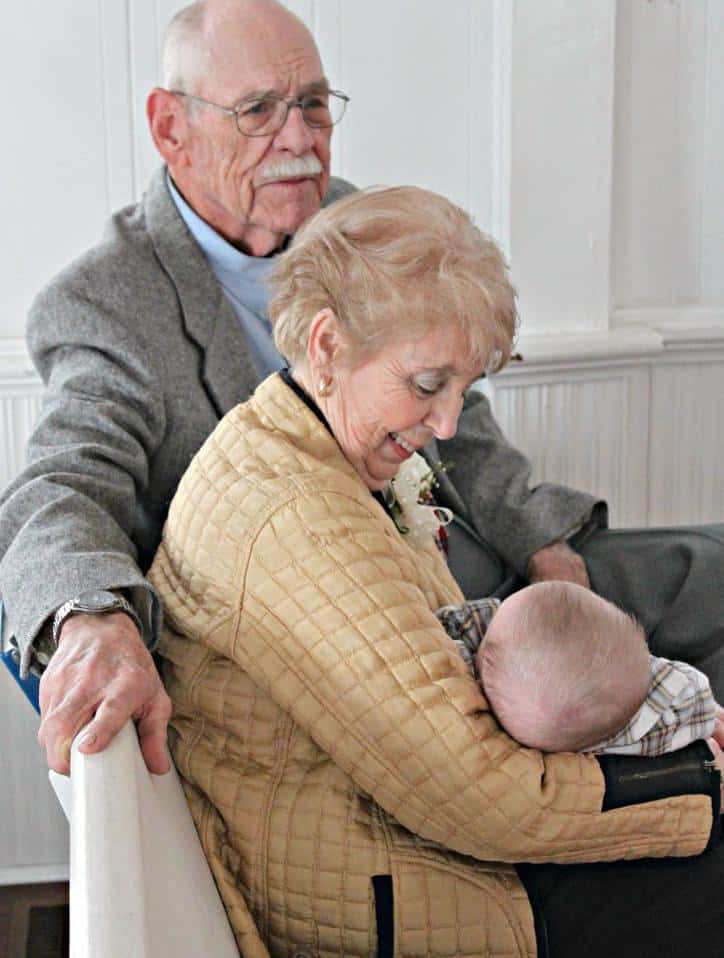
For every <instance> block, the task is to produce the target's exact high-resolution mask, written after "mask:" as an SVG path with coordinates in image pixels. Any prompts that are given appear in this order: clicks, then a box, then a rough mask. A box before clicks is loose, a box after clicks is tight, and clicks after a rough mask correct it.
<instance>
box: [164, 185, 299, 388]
mask: <svg viewBox="0 0 724 958" xmlns="http://www.w3.org/2000/svg"><path fill="white" fill-rule="evenodd" d="M166 179H167V182H168V189H169V192H170V194H171V198H172V199H173V201H174V203H175V205H176V209H177V210H178V212H179V215H180V216H181V219H182V220H183V221H184V223H185V224H186V226H187V227H188V230H189V232H190V233H191V235H192V236H193V238H194V239H195V240H196V242H197V243H198V244H199V246H200V248H201V251H202V253H203V254H204V256H205V257H206V259H207V260H208V262H209V266H210V267H211V270H212V272H213V273H214V276H215V277H216V279H217V280H218V281H219V284H220V285H221V288H222V289H223V291H224V294H225V295H226V298H227V300H228V301H229V303H230V305H231V307H232V309H233V310H234V313H235V315H236V317H237V319H238V320H239V323H240V324H241V327H242V329H243V331H244V335H245V336H246V340H247V343H248V344H249V351H250V353H251V357H252V360H253V362H254V365H255V367H256V369H257V372H258V373H259V375H260V376H267V375H268V374H269V373H270V372H273V371H275V370H277V369H281V368H282V367H283V366H285V365H286V363H285V361H284V360H283V359H282V357H281V356H280V355H279V353H278V352H277V350H276V347H275V346H274V342H273V340H272V333H271V325H270V323H269V317H268V309H269V291H268V289H267V287H266V278H267V276H268V274H269V272H270V270H271V268H272V266H273V265H274V257H271V256H270V257H260V256H247V255H246V253H242V252H241V250H238V249H236V247H235V246H232V245H231V243H229V242H227V240H225V239H224V237H223V236H221V235H220V234H219V233H217V232H216V230H215V229H213V227H211V226H209V224H208V223H207V222H205V221H204V220H202V219H201V217H200V216H199V215H198V213H196V212H195V211H194V210H193V209H191V207H190V206H189V204H188V203H187V202H186V200H185V199H184V198H183V196H181V194H180V193H179V191H178V190H177V188H176V186H175V184H174V182H173V180H172V179H171V177H170V175H168V174H167V176H166Z"/></svg>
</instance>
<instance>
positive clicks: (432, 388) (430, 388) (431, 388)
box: [415, 381, 440, 396]
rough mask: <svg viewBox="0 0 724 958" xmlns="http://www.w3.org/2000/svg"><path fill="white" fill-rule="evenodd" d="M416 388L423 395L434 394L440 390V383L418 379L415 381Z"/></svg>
mask: <svg viewBox="0 0 724 958" xmlns="http://www.w3.org/2000/svg"><path fill="white" fill-rule="evenodd" d="M415 389H417V391H418V392H419V393H420V394H421V395H422V396H434V395H435V393H437V392H439V391H440V383H421V382H419V381H418V382H416V383H415Z"/></svg>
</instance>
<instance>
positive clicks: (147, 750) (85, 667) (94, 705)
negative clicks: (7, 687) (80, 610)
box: [38, 612, 171, 775]
mask: <svg viewBox="0 0 724 958" xmlns="http://www.w3.org/2000/svg"><path fill="white" fill-rule="evenodd" d="M40 711H41V716H42V721H41V724H40V731H39V732H38V742H39V743H40V745H41V746H42V747H43V748H44V749H45V753H46V757H47V761H48V766H49V767H50V768H52V769H53V770H54V771H56V772H60V773H61V774H63V775H67V774H68V773H69V771H70V747H71V744H72V743H73V739H74V738H75V736H76V735H77V734H78V732H79V731H80V730H81V729H82V728H83V726H84V725H86V724H87V728H86V730H85V733H84V735H83V738H82V739H81V743H80V750H81V752H84V753H85V754H92V753H93V752H101V751H103V749H104V748H105V747H106V746H107V745H108V743H109V742H110V741H111V739H112V738H113V736H114V735H116V733H117V732H119V731H120V730H121V728H122V727H123V726H124V724H125V723H126V721H127V720H128V719H129V718H133V719H135V720H136V722H137V726H138V739H139V742H140V745H141V752H142V753H143V757H144V759H145V762H146V765H147V766H148V769H149V771H151V772H156V773H157V774H162V773H163V772H167V771H168V768H169V760H168V756H167V753H166V727H167V725H168V720H169V718H170V717H171V700H170V699H169V697H168V695H166V692H165V690H164V688H163V685H162V684H161V679H160V677H159V675H158V672H157V670H156V667H155V665H154V664H153V659H152V658H151V654H150V652H149V651H148V649H147V648H146V646H145V645H144V644H143V641H142V639H141V636H140V635H139V633H138V629H137V628H136V626H135V625H134V623H133V622H132V621H131V619H130V618H129V616H127V615H125V614H124V613H123V612H114V613H109V614H106V615H85V614H78V615H73V616H70V618H68V619H66V621H65V622H64V623H63V627H62V629H61V632H60V640H59V643H58V648H57V650H56V651H55V653H54V654H53V656H52V658H51V660H50V664H49V665H48V668H47V669H46V670H45V673H44V674H43V677H42V679H41V680H40Z"/></svg>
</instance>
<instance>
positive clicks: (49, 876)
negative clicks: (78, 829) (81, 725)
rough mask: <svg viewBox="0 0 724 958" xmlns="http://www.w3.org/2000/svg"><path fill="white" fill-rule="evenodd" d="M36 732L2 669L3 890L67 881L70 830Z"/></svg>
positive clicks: (28, 710) (0, 782) (0, 839)
mask: <svg viewBox="0 0 724 958" xmlns="http://www.w3.org/2000/svg"><path fill="white" fill-rule="evenodd" d="M38 726H39V719H38V716H37V715H36V714H35V712H34V711H33V710H32V708H31V707H30V705H29V704H28V702H27V701H26V700H25V698H24V696H23V695H22V693H21V692H20V690H19V689H18V687H17V686H16V685H15V683H14V682H13V680H12V679H11V678H10V673H9V672H8V671H7V670H6V669H5V668H4V667H3V666H2V665H0V728H2V738H3V741H2V745H1V746H0V801H1V802H2V815H0V885H19V884H24V883H26V882H44V881H63V880H66V879H67V878H68V853H69V837H68V825H67V822H66V820H65V817H64V816H63V813H62V811H61V809H60V805H59V804H58V801H57V799H56V797H55V795H54V794H53V790H52V789H51V787H50V782H49V781H48V770H47V768H46V765H45V757H44V753H43V752H42V751H41V749H40V747H39V746H38V742H37V738H36V736H37V734H38Z"/></svg>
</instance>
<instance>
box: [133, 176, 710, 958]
mask: <svg viewBox="0 0 724 958" xmlns="http://www.w3.org/2000/svg"><path fill="white" fill-rule="evenodd" d="M274 282H275V288H276V290H277V294H276V297H275V299H274V301H273V305H272V321H273V323H274V334H275V339H276V342H277V345H278V347H279V349H280V351H281V352H282V353H283V354H284V355H285V356H286V357H287V358H288V360H289V361H290V364H291V369H290V370H289V371H288V372H287V371H285V372H282V373H280V374H277V375H273V376H271V377H270V378H269V379H267V380H266V381H265V382H264V383H262V385H261V386H260V387H259V388H258V389H257V391H256V393H255V394H254V396H253V397H252V398H251V399H250V400H249V402H247V403H244V404H243V405H241V406H238V407H237V408H236V409H234V410H233V411H232V412H231V413H229V414H228V415H227V416H226V417H225V419H224V420H223V421H222V422H221V423H220V425H219V426H218V428H217V429H216V431H215V432H214V433H213V435H212V436H211V437H210V438H209V440H208V441H207V442H206V444H205V445H204V447H203V448H202V449H201V451H200V452H199V453H198V455H197V456H196V458H195V459H194V461H193V462H192V464H191V466H190V468H189V470H188V472H187V473H186V475H185V477H184V479H183V481H182V482H181V485H180V487H179V490H178V493H177V495H176V497H175V499H174V501H173V503H172V506H171V510H170V513H169V517H168V521H167V524H166V528H165V532H164V538H163V543H162V545H161V548H160V549H159V552H158V554H157V556H156V559H155V561H154V564H153V568H152V572H151V578H152V580H153V582H154V584H155V586H156V587H157V589H158V591H159V593H160V595H161V597H162V599H163V602H164V606H165V608H166V611H167V628H166V634H165V637H164V640H163V643H162V646H161V654H162V656H163V657H164V659H165V663H164V667H165V676H166V682H167V687H168V690H169V693H170V695H171V697H172V699H173V702H174V718H173V723H172V725H173V732H172V750H173V756H174V759H175V761H176V765H177V767H178V769H179V771H180V773H181V774H182V776H183V777H184V779H185V781H186V792H187V796H188V801H189V804H190V806H191V809H192V812H193V816H194V818H195V821H196V825H197V828H198V831H199V834H200V836H201V840H202V843H203V845H204V848H205V850H206V854H207V856H208V858H209V860H210V862H211V866H212V869H213V872H214V875H215V877H216V881H217V884H218V886H219V890H220V892H221V895H222V897H223V899H224V902H225V904H226V907H227V910H228V913H229V916H230V919H231V922H232V924H233V926H234V928H235V931H236V934H237V939H238V943H239V946H240V948H241V950H242V952H243V954H244V955H247V956H256V955H266V954H272V955H292V954H295V955H307V954H308V955H337V956H346V958H349V956H354V955H359V956H366V955H375V954H379V955H384V954H390V955H391V954H392V953H393V947H394V954H398V955H406V956H417V955H420V956H422V955H432V956H453V955H455V956H473V955H489V956H495V958H504V956H505V958H510V956H533V955H535V954H536V953H537V946H536V932H535V928H534V917H533V912H532V909H531V905H530V903H529V899H528V897H527V895H526V892H525V890H524V888H523V885H522V884H521V881H520V880H519V878H518V875H517V873H516V870H515V868H514V867H513V865H512V864H506V863H513V862H521V861H527V862H533V861H542V862H560V863H566V862H581V861H612V860H614V859H621V858H626V857H644V856H651V857H657V856H685V855H695V854H698V853H699V852H701V851H703V849H704V848H705V847H706V845H707V843H708V842H709V839H710V835H711V833H712V828H713V820H714V819H716V818H717V814H716V811H715V812H713V810H712V809H713V806H716V807H717V809H718V799H719V792H718V782H717V776H716V775H712V774H709V772H708V771H707V769H706V768H705V761H706V759H709V760H710V759H711V755H710V754H709V753H708V750H707V748H706V746H705V745H703V744H702V745H701V746H700V747H698V748H699V750H698V751H696V750H694V751H691V752H689V759H688V764H689V776H690V777H689V778H688V779H687V781H686V784H685V785H684V786H682V785H681V781H680V779H681V776H679V777H678V778H677V775H676V773H675V772H672V773H669V774H668V777H667V775H661V774H659V776H658V778H656V777H647V776H646V775H644V776H643V779H644V781H643V784H642V783H641V782H639V783H638V785H637V787H638V789H639V791H638V793H637V792H636V790H635V789H632V788H631V783H629V784H626V782H625V780H619V779H617V778H616V776H615V775H612V774H610V767H609V769H608V771H607V770H606V768H605V767H604V766H603V760H600V761H599V760H597V759H596V758H594V757H591V756H584V755H575V754H549V755H544V754H541V753H539V752H536V751H534V750H531V749H526V748H523V747H521V746H519V745H518V744H517V743H516V742H515V741H513V740H512V739H510V738H509V737H508V736H507V735H506V734H505V733H504V732H503V731H502V730H501V729H500V727H499V726H498V725H497V723H496V721H495V719H494V717H493V716H492V715H491V713H490V710H489V707H488V703H487V702H486V700H485V698H484V695H483V693H482V691H481V689H480V688H479V687H478V684H477V683H476V682H475V681H474V680H473V679H472V677H471V676H470V673H469V672H468V670H467V668H466V666H465V665H464V663H463V662H462V660H461V659H460V658H459V656H458V653H457V651H456V648H455V646H454V644H453V642H452V641H451V640H450V639H448V637H447V636H446V634H445V632H444V631H443V628H442V626H441V625H440V622H439V621H438V619H437V618H436V616H435V610H436V609H437V608H438V607H439V606H442V605H445V604H448V603H454V602H458V601H460V600H461V599H462V594H461V592H460V589H459V588H458V586H457V584H456V583H455V581H454V580H453V578H452V576H451V575H450V573H449V571H448V569H447V566H446V562H445V558H444V556H443V554H442V552H441V551H440V549H439V548H438V542H437V541H436V540H437V539H438V538H439V537H438V536H436V535H435V532H436V527H437V522H435V521H433V522H432V524H430V522H429V518H430V512H429V509H428V511H427V512H425V507H424V506H418V505H417V503H416V502H415V501H413V502H412V504H411V505H410V503H409V497H408V506H407V510H406V512H405V513H404V514H403V520H404V521H400V514H399V509H398V508H396V507H395V504H393V505H392V506H391V505H390V495H389V483H390V481H391V480H393V479H394V478H395V477H396V476H397V474H398V471H400V470H401V467H403V464H405V465H406V466H409V462H410V460H413V459H414V457H415V456H416V453H417V451H418V450H420V449H422V448H423V447H424V446H425V445H426V444H428V443H429V442H430V440H432V439H433V438H435V437H437V438H443V437H449V436H451V435H452V434H453V433H454V431H455V428H456V424H457V419H458V415H459V413H460V408H461V404H462V401H463V397H464V394H465V391H466V390H467V389H469V388H470V387H471V385H472V384H473V383H474V382H475V380H477V379H478V378H479V377H480V376H481V375H482V374H483V373H484V372H485V371H486V370H490V369H497V368H499V367H500V366H502V365H503V364H504V363H505V361H506V359H507V358H508V356H509V353H510V349H511V343H512V340H513V336H514V332H515V321H516V311H515V301H514V292H513V289H512V287H511V285H510V282H509V279H508V275H507V271H506V268H505V264H504V262H503V260H502V258H501V256H500V254H499V253H498V251H497V249H496V247H495V246H494V244H493V243H492V242H491V241H490V240H488V239H486V238H485V237H484V236H483V235H482V234H481V233H480V232H479V231H478V230H477V229H476V228H475V227H474V226H473V224H472V223H471V221H470V219H469V218H468V216H466V214H465V213H463V212H462V211H461V210H460V209H458V208H457V207H455V206H453V205H452V204H451V203H449V202H447V201H446V200H444V199H442V198H441V197H439V196H436V195H434V194H432V193H428V192H425V191H423V190H419V189H414V188H411V187H407V188H399V189H389V190H378V191H373V192H368V193H358V194H355V195H353V196H350V197H347V198H346V199H344V200H342V201H340V202H338V203H336V204H335V205H333V206H332V207H330V208H329V209H327V210H325V211H323V212H322V213H320V214H319V215H318V216H317V217H315V218H314V219H313V220H312V221H311V222H310V223H308V225H307V226H306V227H305V228H304V229H303V230H302V231H301V232H300V233H299V234H298V236H297V238H296V239H295V241H294V244H293V246H292V248H291V249H290V250H289V251H288V252H287V253H286V254H285V255H284V256H283V257H282V258H281V261H280V263H279V264H278V266H277V268H276V272H275V279H274ZM452 468H454V464H453V465H452ZM421 485H425V483H424V482H422V483H421ZM413 486H414V478H413ZM397 505H398V506H399V503H398V504H397ZM418 514H419V515H418ZM418 519H420V521H418ZM655 761H658V760H648V762H649V763H653V762H655ZM639 762H641V763H644V765H643V766H641V765H639V766H637V768H639V769H640V768H642V767H643V768H644V769H647V768H653V767H654V766H653V765H652V764H649V765H646V764H645V763H646V762H647V760H644V759H640V760H639ZM710 764H711V762H710ZM617 767H618V766H617ZM641 777H642V776H639V778H641ZM619 778H621V779H623V777H621V776H619ZM634 779H635V776H634ZM639 796H641V797H643V798H644V799H645V801H646V803H645V804H635V801H636V799H637V798H638V797H639ZM541 927H542V926H541ZM393 942H394V945H393ZM538 948H539V949H540V951H539V952H538V953H540V954H542V953H543V952H544V948H545V944H544V941H543V937H542V934H541V933H540V929H539V941H538ZM571 953H572V954H576V953H577V951H576V948H575V942H574V943H573V951H572V952H571ZM642 953H643V952H642Z"/></svg>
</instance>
